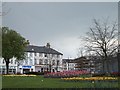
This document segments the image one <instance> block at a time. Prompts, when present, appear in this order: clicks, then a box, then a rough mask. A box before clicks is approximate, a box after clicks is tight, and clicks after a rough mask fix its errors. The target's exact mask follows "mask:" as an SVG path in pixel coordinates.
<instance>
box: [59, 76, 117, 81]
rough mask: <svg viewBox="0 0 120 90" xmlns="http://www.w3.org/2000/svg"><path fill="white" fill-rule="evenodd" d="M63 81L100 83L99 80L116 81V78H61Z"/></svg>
mask: <svg viewBox="0 0 120 90" xmlns="http://www.w3.org/2000/svg"><path fill="white" fill-rule="evenodd" d="M61 79H62V80H65V81H97V80H99V81H101V80H117V79H118V78H116V77H88V78H81V77H73V78H61Z"/></svg>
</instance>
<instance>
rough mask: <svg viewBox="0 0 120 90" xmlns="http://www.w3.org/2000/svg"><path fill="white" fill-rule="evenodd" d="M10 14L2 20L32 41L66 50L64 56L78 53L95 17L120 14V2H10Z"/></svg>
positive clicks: (112, 18) (112, 16) (114, 18)
mask: <svg viewBox="0 0 120 90" xmlns="http://www.w3.org/2000/svg"><path fill="white" fill-rule="evenodd" d="M3 11H4V12H7V11H9V12H8V13H7V15H5V16H3V20H2V24H3V26H7V27H9V28H11V29H14V30H16V31H17V32H19V33H20V34H21V35H22V36H23V37H25V38H26V39H28V40H30V43H31V44H32V45H39V46H44V45H46V43H47V42H49V43H50V44H51V47H52V48H54V49H56V50H58V51H59V52H61V53H63V55H64V56H63V57H64V58H68V57H71V58H75V57H77V49H78V48H79V47H82V46H83V43H82V42H81V41H80V37H82V36H84V35H85V33H86V32H87V31H88V30H89V27H90V26H92V19H93V18H96V19H103V18H107V17H109V19H110V21H115V20H116V19H117V17H118V6H117V2H111V3H109V2H107V3H105V2H104V3H100V2H89V3H88V2H86V3H82V2H77V3H75V2H74V3H73V2H66V3H65V2H56V3H55V2H50V3H48V2H26V3H25V2H21V3H17V2H16V3H15V2H7V3H6V4H5V5H4V6H3Z"/></svg>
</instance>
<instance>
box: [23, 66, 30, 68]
mask: <svg viewBox="0 0 120 90" xmlns="http://www.w3.org/2000/svg"><path fill="white" fill-rule="evenodd" d="M31 67H32V66H22V68H31Z"/></svg>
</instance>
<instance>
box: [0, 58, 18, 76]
mask: <svg viewBox="0 0 120 90" xmlns="http://www.w3.org/2000/svg"><path fill="white" fill-rule="evenodd" d="M9 73H10V74H15V73H17V61H16V58H14V57H13V58H12V59H10V63H9ZM0 74H6V62H5V60H4V58H0Z"/></svg>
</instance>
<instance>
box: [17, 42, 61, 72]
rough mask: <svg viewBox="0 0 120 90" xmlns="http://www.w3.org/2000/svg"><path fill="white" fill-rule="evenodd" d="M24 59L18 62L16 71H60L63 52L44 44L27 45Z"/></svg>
mask: <svg viewBox="0 0 120 90" xmlns="http://www.w3.org/2000/svg"><path fill="white" fill-rule="evenodd" d="M25 52H26V59H25V60H21V61H19V62H18V72H20V73H26V72H45V71H51V72H57V71H62V57H63V54H62V53H60V52H58V51H56V50H54V49H52V48H50V44H49V43H47V45H46V46H34V45H29V46H27V48H26V50H25Z"/></svg>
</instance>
